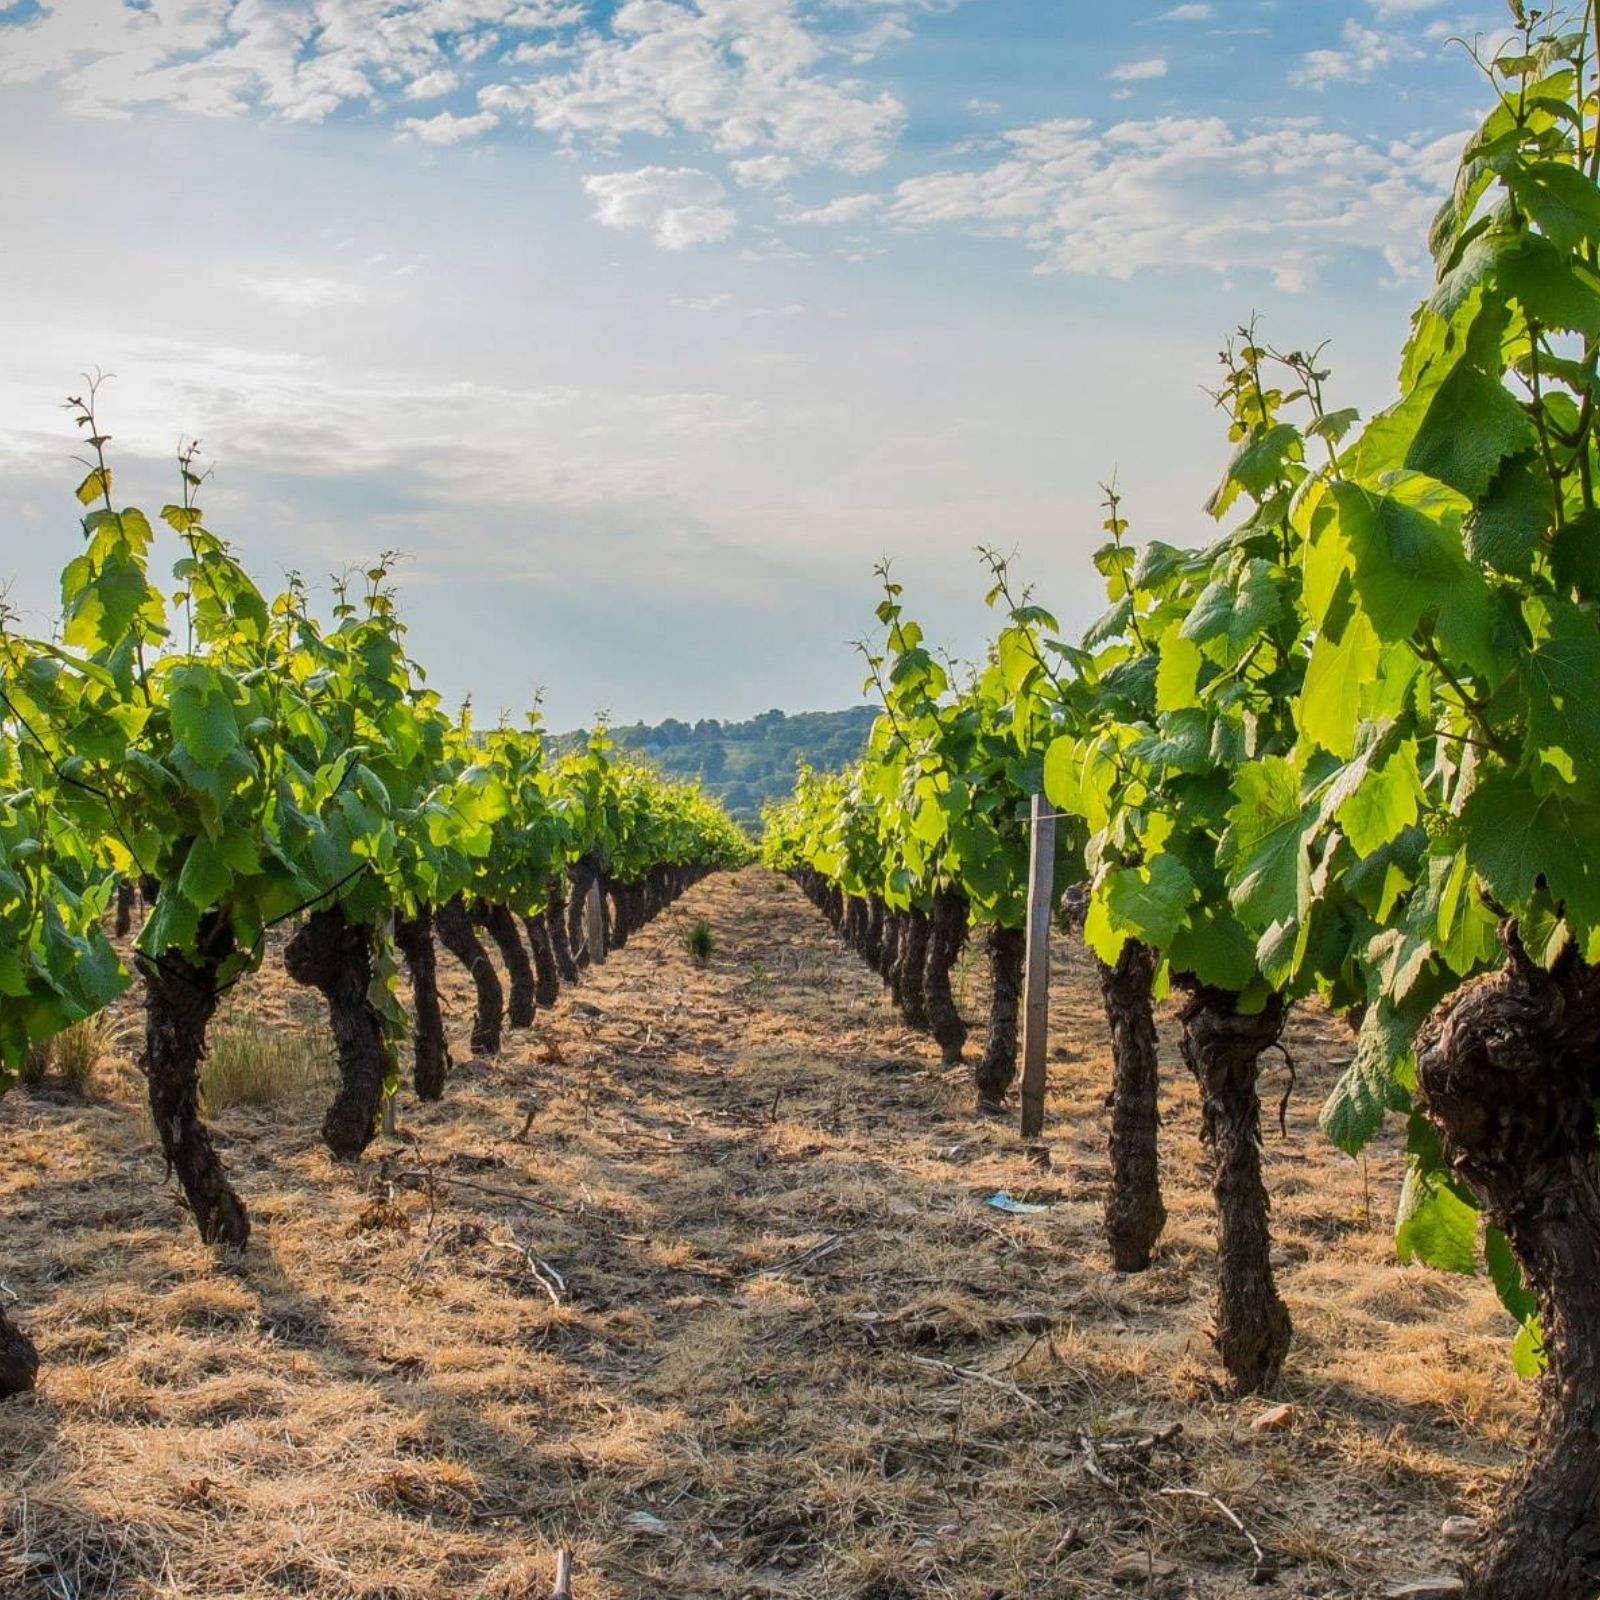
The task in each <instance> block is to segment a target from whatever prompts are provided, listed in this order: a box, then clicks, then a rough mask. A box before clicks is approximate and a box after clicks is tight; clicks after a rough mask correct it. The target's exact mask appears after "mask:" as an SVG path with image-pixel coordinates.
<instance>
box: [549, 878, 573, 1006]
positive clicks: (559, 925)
mask: <svg viewBox="0 0 1600 1600" xmlns="http://www.w3.org/2000/svg"><path fill="white" fill-rule="evenodd" d="M544 920H545V926H546V927H547V928H549V930H550V949H551V951H552V952H553V953H554V955H555V958H556V971H557V972H559V973H560V974H561V981H562V982H563V983H576V982H577V981H578V962H577V958H576V957H575V956H574V955H573V953H572V938H571V934H570V931H569V929H568V927H567V875H566V874H565V873H564V872H563V873H561V874H560V875H559V876H557V877H555V878H552V879H551V881H550V904H549V905H548V906H547V907H546V908H545V913H544Z"/></svg>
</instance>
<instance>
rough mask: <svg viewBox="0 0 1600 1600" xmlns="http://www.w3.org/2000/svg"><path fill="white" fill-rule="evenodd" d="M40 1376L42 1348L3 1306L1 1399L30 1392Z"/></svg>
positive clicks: (0, 1315) (0, 1318) (0, 1326)
mask: <svg viewBox="0 0 1600 1600" xmlns="http://www.w3.org/2000/svg"><path fill="white" fill-rule="evenodd" d="M38 1377H39V1352H38V1350H37V1349H36V1348H35V1346H34V1343H33V1340H32V1339H30V1338H29V1337H28V1336H27V1334H25V1333H24V1332H23V1331H22V1329H21V1328H19V1327H18V1326H17V1325H16V1323H14V1322H13V1321H12V1320H11V1318H10V1317H8V1316H7V1315H6V1308H5V1307H4V1306H0V1400H9V1399H10V1398H11V1397H12V1395H16V1394H25V1393H27V1391H28V1390H29V1389H31V1388H32V1387H33V1386H34V1384H35V1383H36V1382H37V1381H38Z"/></svg>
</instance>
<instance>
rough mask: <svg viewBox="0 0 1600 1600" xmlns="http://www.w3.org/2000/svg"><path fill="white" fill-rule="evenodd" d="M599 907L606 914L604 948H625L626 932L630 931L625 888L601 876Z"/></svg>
mask: <svg viewBox="0 0 1600 1600" xmlns="http://www.w3.org/2000/svg"><path fill="white" fill-rule="evenodd" d="M600 909H601V911H602V912H604V913H605V915H606V949H607V950H623V949H626V948H627V944H628V934H629V933H630V932H631V931H632V930H631V928H630V927H629V923H630V920H631V919H630V918H629V916H628V891H627V889H626V888H625V887H624V886H623V885H622V884H620V883H617V882H615V881H614V880H613V879H611V878H603V879H602V880H601V884H600Z"/></svg>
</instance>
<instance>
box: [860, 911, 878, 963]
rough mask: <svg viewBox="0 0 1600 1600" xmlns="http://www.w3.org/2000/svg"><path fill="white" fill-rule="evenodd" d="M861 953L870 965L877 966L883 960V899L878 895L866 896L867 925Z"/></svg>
mask: <svg viewBox="0 0 1600 1600" xmlns="http://www.w3.org/2000/svg"><path fill="white" fill-rule="evenodd" d="M861 954H862V956H863V957H865V959H866V962H867V965H868V966H870V967H876V966H878V965H879V963H880V962H881V961H882V960H883V901H882V899H881V898H880V897H879V896H878V895H869V896H868V898H867V925H866V930H865V933H864V935H863V938H862V942H861Z"/></svg>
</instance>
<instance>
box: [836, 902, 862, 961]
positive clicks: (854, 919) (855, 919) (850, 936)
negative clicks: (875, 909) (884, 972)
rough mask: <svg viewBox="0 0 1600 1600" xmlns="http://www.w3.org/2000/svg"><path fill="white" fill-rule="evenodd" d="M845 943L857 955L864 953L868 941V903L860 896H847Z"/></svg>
mask: <svg viewBox="0 0 1600 1600" xmlns="http://www.w3.org/2000/svg"><path fill="white" fill-rule="evenodd" d="M841 931H842V933H843V935H844V942H845V943H846V944H847V945H848V946H849V947H850V948H851V949H852V950H853V951H855V953H856V954H857V955H861V954H863V953H864V951H865V949H866V940H867V903H866V901H865V900H863V899H861V897H860V896H859V895H853V894H852V895H847V896H846V897H845V903H844V927H843V929H842V930H841Z"/></svg>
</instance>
